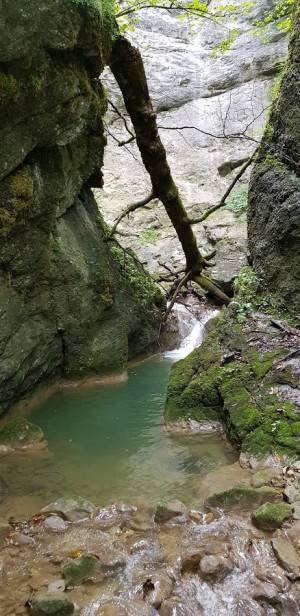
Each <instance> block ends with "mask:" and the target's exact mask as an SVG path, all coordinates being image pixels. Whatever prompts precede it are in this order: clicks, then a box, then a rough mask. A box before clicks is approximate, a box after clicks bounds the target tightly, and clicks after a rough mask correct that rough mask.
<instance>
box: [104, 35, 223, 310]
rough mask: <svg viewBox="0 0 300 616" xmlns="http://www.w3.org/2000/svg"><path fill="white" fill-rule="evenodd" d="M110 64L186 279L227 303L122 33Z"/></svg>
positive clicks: (137, 61)
mask: <svg viewBox="0 0 300 616" xmlns="http://www.w3.org/2000/svg"><path fill="white" fill-rule="evenodd" d="M110 67H111V70H112V72H113V74H114V77H115V79H116V81H117V83H118V85H119V88H120V90H121V92H122V95H123V99H124V103H125V107H126V109H127V112H128V114H129V116H130V118H131V121H132V124H133V127H134V131H135V134H136V142H137V145H138V148H139V150H140V153H141V157H142V161H143V163H144V165H145V168H146V170H147V172H148V173H149V176H150V179H151V183H152V189H153V194H154V196H155V197H156V198H158V199H159V200H160V201H161V202H162V204H163V205H164V207H165V209H166V212H167V214H168V216H169V218H170V220H171V222H172V224H173V227H174V229H175V231H176V233H177V236H178V239H179V241H180V243H181V246H182V249H183V252H184V254H185V258H186V272H189V276H188V280H194V281H195V282H196V283H198V284H200V285H201V287H203V288H204V289H205V290H207V291H209V292H210V293H212V294H213V295H214V296H215V297H216V298H217V299H218V300H219V301H222V302H223V303H225V304H228V303H229V301H230V300H229V298H228V297H227V295H225V293H223V292H222V291H221V289H219V287H218V286H217V285H216V284H215V283H214V282H213V281H212V280H211V279H210V278H209V277H208V276H206V275H205V276H204V275H203V274H202V273H203V269H205V268H206V267H207V266H208V265H209V264H208V261H207V260H206V259H205V257H204V256H203V255H202V254H201V252H200V250H199V248H198V245H197V240H196V237H195V235H194V232H193V229H192V226H191V224H190V221H189V217H188V214H187V212H186V210H185V207H184V205H183V202H182V199H181V197H180V194H179V191H178V188H177V186H176V184H175V182H174V180H173V178H172V174H171V171H170V167H169V165H168V161H167V156H166V151H165V148H164V146H163V144H162V142H161V139H160V137H159V134H158V128H157V124H156V115H155V113H154V111H153V106H152V102H151V98H150V95H149V90H148V84H147V78H146V75H145V70H144V64H143V60H142V57H141V54H140V52H139V51H138V49H136V48H135V47H133V46H132V45H131V43H130V42H129V41H128V40H127V39H126V38H124V37H123V36H119V37H117V38H116V39H115V41H114V44H113V48H112V55H111V64H110Z"/></svg>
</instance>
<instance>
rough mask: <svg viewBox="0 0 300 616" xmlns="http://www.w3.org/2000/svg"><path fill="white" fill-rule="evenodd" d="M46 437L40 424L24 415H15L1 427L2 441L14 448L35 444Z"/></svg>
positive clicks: (0, 435)
mask: <svg viewBox="0 0 300 616" xmlns="http://www.w3.org/2000/svg"><path fill="white" fill-rule="evenodd" d="M43 439H44V434H43V432H42V430H41V428H39V427H38V426H36V425H35V424H33V423H31V422H30V421H27V419H25V418H24V417H15V418H14V419H11V420H10V421H7V422H6V423H5V424H4V425H3V427H2V428H1V429H0V443H1V444H3V445H10V446H11V447H13V448H19V447H24V446H30V445H34V444H35V443H40V442H41V441H43Z"/></svg>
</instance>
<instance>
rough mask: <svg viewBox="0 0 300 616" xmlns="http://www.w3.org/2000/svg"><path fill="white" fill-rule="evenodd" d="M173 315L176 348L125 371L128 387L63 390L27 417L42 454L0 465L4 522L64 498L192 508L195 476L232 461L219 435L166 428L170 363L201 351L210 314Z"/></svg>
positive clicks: (8, 459)
mask: <svg viewBox="0 0 300 616" xmlns="http://www.w3.org/2000/svg"><path fill="white" fill-rule="evenodd" d="M175 310H176V311H177V312H178V315H179V323H180V328H181V335H182V343H181V345H180V347H179V348H178V349H176V350H174V351H171V352H167V353H164V354H162V355H158V356H155V357H152V358H150V359H147V360H144V361H142V362H141V363H139V364H138V365H135V366H133V367H131V368H130V369H129V371H128V380H127V381H126V382H121V383H117V384H114V385H88V386H79V387H76V388H62V389H59V390H58V391H56V392H54V393H52V395H51V396H50V397H49V398H48V399H46V400H44V401H43V402H40V403H39V404H37V405H34V406H33V408H32V409H31V410H30V411H29V412H27V413H26V414H27V417H28V419H29V420H30V421H32V422H33V423H36V424H37V425H39V426H40V427H41V428H42V430H43V432H44V435H45V438H46V440H47V442H48V448H47V449H46V450H45V451H38V452H34V453H32V454H29V453H24V454H19V455H17V456H15V455H14V456H7V457H5V458H3V459H2V460H1V480H2V494H1V501H0V515H1V517H2V518H5V517H6V518H7V517H9V516H10V515H13V516H14V517H16V518H17V519H20V518H22V517H28V516H31V515H33V514H35V513H36V512H37V511H39V509H40V508H41V507H42V506H43V505H45V504H46V503H47V502H50V501H53V500H55V499H57V498H59V497H61V496H64V495H66V494H78V495H81V496H83V497H85V498H88V499H90V500H91V501H93V502H96V503H99V504H102V505H105V504H107V503H110V502H115V501H118V500H123V501H125V502H128V503H133V504H144V505H155V504H156V503H157V501H159V500H168V499H170V498H174V497H176V498H179V499H180V500H182V501H183V502H185V503H186V504H187V505H189V506H195V505H196V504H197V502H198V500H199V477H200V476H204V475H205V474H207V473H208V472H210V471H212V470H215V469H217V468H220V467H224V466H226V465H227V464H232V463H233V462H234V461H235V460H236V454H235V453H234V452H233V451H232V449H231V448H229V447H228V444H227V443H226V442H225V440H224V439H223V438H222V436H220V435H218V434H216V435H199V434H198V435H193V436H190V435H188V434H170V433H167V432H166V431H165V429H164V426H163V409H164V401H165V395H166V389H167V383H168V376H169V372H170V368H171V365H172V361H174V360H177V359H180V358H182V357H184V356H186V355H187V354H188V353H189V352H190V351H191V350H192V349H193V348H194V347H195V346H196V345H197V344H200V342H201V338H202V337H203V334H204V324H205V322H206V321H207V320H208V318H210V317H211V316H214V315H215V314H216V311H208V313H207V314H206V315H205V317H204V319H203V320H202V321H201V322H200V321H198V320H197V319H196V318H195V317H194V316H193V315H192V314H191V313H189V312H188V311H187V310H186V309H185V308H184V307H183V306H181V305H179V304H178V305H177V306H176V308H175ZM162 469H163V472H162Z"/></svg>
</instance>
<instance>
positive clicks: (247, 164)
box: [189, 150, 256, 225]
mask: <svg viewBox="0 0 300 616" xmlns="http://www.w3.org/2000/svg"><path fill="white" fill-rule="evenodd" d="M255 154H256V150H255V152H254V153H253V154H252V156H251V157H250V158H249V159H248V160H247V161H246V162H245V164H244V165H243V166H242V167H241V169H240V170H239V172H238V173H237V174H236V176H235V178H234V179H233V180H232V182H231V184H230V185H229V186H228V188H227V190H226V191H225V193H224V195H223V197H222V199H221V200H220V201H219V203H217V204H216V205H213V206H212V207H210V208H209V209H208V210H206V212H204V214H202V215H201V216H199V218H189V222H190V224H191V225H197V224H198V223H199V222H203V221H204V220H206V218H208V216H210V215H211V214H213V212H216V210H219V209H220V208H221V207H223V205H225V203H226V199H227V197H228V196H229V195H230V193H231V191H232V189H233V188H234V187H235V185H236V183H237V182H238V181H239V179H240V178H241V177H242V175H243V174H244V173H245V171H246V169H248V167H250V165H251V163H252V162H253V159H254V156H255Z"/></svg>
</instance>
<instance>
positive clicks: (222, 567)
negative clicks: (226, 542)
mask: <svg viewBox="0 0 300 616" xmlns="http://www.w3.org/2000/svg"><path fill="white" fill-rule="evenodd" d="M232 570H233V562H232V561H231V560H230V558H224V557H223V556H218V555H214V554H209V555H206V556H203V558H202V559H201V561H200V565H199V570H198V574H199V576H200V577H201V578H202V579H204V580H206V581H211V582H220V581H221V580H223V579H224V578H225V577H226V576H227V575H228V574H229V573H231V571H232Z"/></svg>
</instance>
